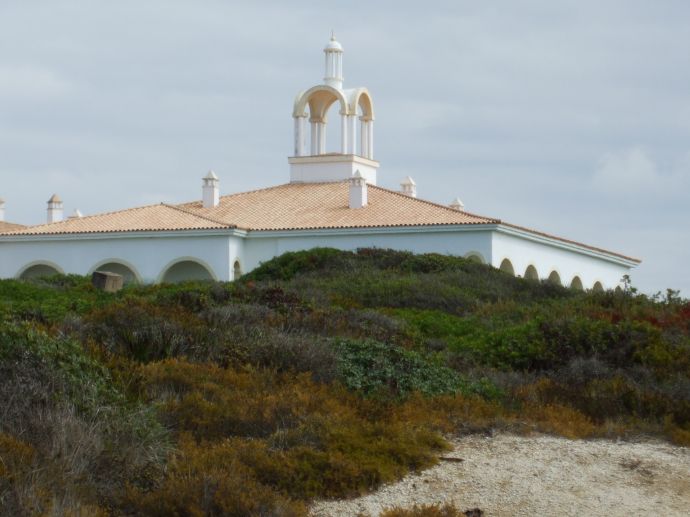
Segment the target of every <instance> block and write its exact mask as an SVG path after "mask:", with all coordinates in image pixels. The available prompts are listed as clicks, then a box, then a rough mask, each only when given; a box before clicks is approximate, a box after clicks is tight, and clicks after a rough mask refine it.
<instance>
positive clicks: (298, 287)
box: [0, 249, 690, 516]
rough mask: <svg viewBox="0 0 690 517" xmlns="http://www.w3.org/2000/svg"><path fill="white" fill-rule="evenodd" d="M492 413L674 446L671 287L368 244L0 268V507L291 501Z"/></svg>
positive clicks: (679, 428)
mask: <svg viewBox="0 0 690 517" xmlns="http://www.w3.org/2000/svg"><path fill="white" fill-rule="evenodd" d="M492 429H507V430H510V431H513V432H530V431H534V430H537V431H542V432H552V433H558V434H561V435H564V436H568V437H573V438H587V437H635V436H639V435H643V434H644V435H654V436H659V437H663V438H665V439H668V440H670V441H672V442H674V443H679V444H685V445H690V302H688V301H686V300H682V299H680V298H679V297H678V296H677V293H675V292H673V291H668V292H667V293H666V295H664V296H661V295H658V296H654V297H649V296H644V295H638V294H636V293H635V292H634V290H633V289H631V288H629V286H628V288H627V289H626V290H625V291H623V292H620V293H615V292H607V293H582V292H577V291H572V290H570V289H565V288H561V287H558V286H554V285H550V284H546V283H538V282H530V281H527V280H523V279H516V278H512V277H510V276H508V275H506V274H504V273H502V272H500V271H498V270H495V269H493V268H491V267H488V266H484V265H481V264H476V263H473V262H470V261H466V260H463V259H461V258H455V257H447V256H441V255H433V254H431V255H412V254H409V253H402V252H394V251H390V250H378V249H363V250H359V251H358V252H356V253H350V252H341V251H336V250H331V249H315V250H311V251H307V252H299V253H288V254H286V255H283V256H281V257H278V258H276V259H274V260H272V261H270V262H268V263H266V264H263V265H262V266H261V267H259V268H258V269H257V270H255V271H253V272H252V273H250V274H249V275H246V276H245V277H243V278H242V279H241V280H239V281H237V282H233V283H189V284H182V285H164V286H142V287H137V286H131V287H127V288H125V289H124V290H123V291H121V292H119V293H116V294H108V293H103V292H100V291H97V290H95V289H94V288H93V287H92V286H91V285H90V283H89V279H87V278H83V277H75V276H57V277H52V278H46V279H40V280H34V281H29V282H24V281H14V280H5V281H0V508H1V509H2V510H0V513H2V514H4V515H32V514H43V513H53V514H65V515H69V514H72V515H78V514H89V515H111V514H113V515H122V514H145V515H281V516H290V515H304V514H305V512H306V505H307V504H308V502H309V501H310V500H311V499H313V498H316V497H344V496H351V495H355V494H359V493H363V492H366V491H370V490H372V489H375V488H376V487H377V486H379V485H380V484H381V483H384V482H387V481H392V480H394V479H398V478H400V477H401V476H403V475H404V474H405V473H406V472H408V471H409V470H414V469H423V468H425V467H428V466H430V465H432V464H433V463H434V462H435V457H436V455H437V453H438V452H439V451H442V450H444V448H445V447H446V443H445V441H444V440H443V438H442V437H443V436H444V434H451V433H467V432H486V431H489V430H492ZM440 511H441V510H440V509H439V512H440ZM441 514H442V513H439V515H441Z"/></svg>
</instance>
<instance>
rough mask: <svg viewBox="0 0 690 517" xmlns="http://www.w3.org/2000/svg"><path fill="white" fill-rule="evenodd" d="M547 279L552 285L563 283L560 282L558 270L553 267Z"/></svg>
mask: <svg viewBox="0 0 690 517" xmlns="http://www.w3.org/2000/svg"><path fill="white" fill-rule="evenodd" d="M547 281H548V282H549V283H550V284H553V285H563V284H562V283H561V275H559V274H558V271H556V270H555V269H554V270H553V271H551V273H549V278H548V279H547Z"/></svg>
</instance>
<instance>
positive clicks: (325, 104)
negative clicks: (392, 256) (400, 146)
mask: <svg viewBox="0 0 690 517" xmlns="http://www.w3.org/2000/svg"><path fill="white" fill-rule="evenodd" d="M324 53H325V62H326V73H325V77H324V82H323V84H319V85H316V86H314V87H312V88H309V89H308V90H305V91H303V92H301V93H299V94H298V95H297V98H296V99H295V104H294V109H293V118H294V155H293V156H292V157H290V158H288V162H289V165H290V181H289V183H286V184H283V185H278V186H274V187H268V188H265V189H261V190H255V191H251V192H243V193H239V194H232V195H227V196H220V191H219V179H218V177H217V176H216V175H215V173H213V172H209V174H208V175H206V176H205V177H204V178H203V185H202V199H201V201H196V202H191V203H185V204H180V205H169V204H165V203H161V204H159V205H152V206H145V207H138V208H131V209H127V210H122V211H119V212H112V213H104V214H98V215H92V216H86V217H84V216H82V215H81V214H80V213H79V212H78V211H77V212H75V214H74V215H73V216H71V217H69V218H67V219H63V204H62V201H61V200H60V199H59V198H58V197H57V196H53V197H51V198H50V200H49V201H48V213H47V224H43V225H38V226H31V227H21V226H17V225H10V224H9V223H4V222H2V221H3V220H4V204H3V203H1V202H0V277H4V278H22V277H30V276H37V275H44V274H47V273H55V272H58V273H76V274H81V275H84V274H90V273H92V272H93V271H95V270H107V271H112V272H115V273H120V274H123V275H125V277H126V279H127V280H129V281H136V282H144V283H152V282H173V281H180V280H185V279H216V280H232V279H233V278H236V277H237V276H238V275H240V274H242V273H243V272H247V271H250V270H251V269H253V268H255V267H256V266H258V265H259V264H260V263H261V262H263V261H266V260H269V259H270V258H272V257H274V256H276V255H280V254H281V253H284V252H286V251H296V250H304V249H309V248H313V247H317V246H319V247H324V246H325V247H334V248H340V249H345V250H353V249H356V248H361V247H379V248H393V249H399V250H409V251H413V252H415V253H425V252H436V253H444V254H452V255H460V256H464V257H470V258H472V259H474V260H478V261H481V262H485V263H487V264H491V265H493V266H494V267H497V268H500V269H502V270H503V271H506V272H508V273H510V274H513V275H517V276H522V277H525V278H528V279H533V280H537V279H548V280H550V281H552V282H557V283H560V284H562V285H565V286H572V287H574V288H578V289H583V288H585V289H606V288H615V287H616V286H618V284H619V281H620V279H621V277H622V276H623V275H624V274H626V273H628V272H629V270H630V269H631V268H633V267H635V266H636V265H637V264H639V262H640V261H639V260H637V259H634V258H630V257H626V256H624V255H621V254H618V253H614V252H611V251H606V250H603V249H599V248H595V247H592V246H588V245H585V244H581V243H577V242H573V241H570V240H567V239H562V238H560V237H555V236H552V235H547V234H544V233H541V232H538V231H534V230H530V229H527V228H522V227H519V226H515V225H512V224H509V223H506V222H503V221H500V220H498V219H493V218H490V217H482V216H478V215H475V214H471V213H468V212H465V211H464V206H463V204H462V202H461V201H460V200H459V199H457V198H456V199H455V200H454V201H453V202H452V203H451V204H450V205H449V206H444V205H439V204H436V203H432V202H430V201H425V200H422V199H419V198H417V197H416V184H415V182H414V180H412V178H410V177H407V178H405V179H404V180H403V181H402V183H401V190H400V191H399V192H396V191H392V190H388V189H385V188H381V187H378V186H377V185H376V183H377V173H378V168H379V163H378V162H377V161H375V160H374V104H373V101H372V98H371V95H370V94H369V92H368V91H367V89H366V88H351V89H344V88H343V74H342V66H343V60H342V57H343V50H342V47H341V46H340V44H339V43H338V42H337V41H335V39H334V38H331V41H330V42H329V43H328V45H327V46H326V48H325V49H324ZM334 103H337V106H338V107H339V114H340V120H339V121H330V122H331V128H332V127H333V126H335V130H337V131H339V134H340V152H339V153H326V152H325V142H326V130H327V128H328V127H329V126H328V124H327V123H328V122H329V121H328V120H327V119H326V116H327V113H328V111H329V108H330V107H331V106H332V105H333V104H334Z"/></svg>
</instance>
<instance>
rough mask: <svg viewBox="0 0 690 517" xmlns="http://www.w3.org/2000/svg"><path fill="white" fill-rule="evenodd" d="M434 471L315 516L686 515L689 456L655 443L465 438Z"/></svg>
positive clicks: (317, 509)
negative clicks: (449, 511) (432, 508)
mask: <svg viewBox="0 0 690 517" xmlns="http://www.w3.org/2000/svg"><path fill="white" fill-rule="evenodd" d="M451 443H452V445H453V446H454V449H453V451H452V452H449V453H445V454H443V455H442V456H443V457H452V458H462V460H463V461H461V462H458V461H447V460H441V461H440V462H439V464H438V465H437V466H435V467H432V468H430V469H428V470H425V471H423V472H420V473H415V474H411V475H409V476H407V477H405V478H404V479H402V480H401V481H399V482H397V483H394V484H390V485H386V486H384V487H382V488H381V489H380V490H378V491H376V492H374V493H372V494H369V495H367V496H364V497H359V498H356V499H350V500H338V501H319V502H317V503H315V504H314V505H312V508H311V515H312V516H313V517H326V516H339V517H340V516H343V517H347V516H356V515H358V514H361V513H365V514H369V515H371V516H372V517H373V516H378V514H379V513H380V511H381V510H382V509H384V508H387V507H391V506H396V505H397V506H402V507H412V506H413V505H414V504H431V503H444V502H452V503H454V504H455V505H456V506H457V507H458V508H459V509H461V510H466V509H470V508H475V507H478V508H480V509H481V510H483V511H484V515H485V516H516V515H558V516H561V515H579V516H580V515H607V516H619V515H620V516H634V515H664V516H674V515H679V516H681V515H682V516H690V449H689V448H687V447H675V446H673V445H670V444H668V443H665V442H660V441H638V442H624V441H610V440H568V439H565V438H557V437H553V436H543V435H536V436H514V435H508V434H499V435H496V436H493V437H487V436H467V437H463V438H460V439H457V440H453V441H452V442H451Z"/></svg>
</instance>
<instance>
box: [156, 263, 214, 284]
mask: <svg viewBox="0 0 690 517" xmlns="http://www.w3.org/2000/svg"><path fill="white" fill-rule="evenodd" d="M195 280H197V281H198V280H202V281H203V280H211V281H213V280H215V278H214V276H213V273H211V271H210V270H209V269H208V268H207V267H206V266H204V265H203V264H201V263H199V262H196V261H194V260H181V261H179V262H176V263H175V264H173V265H171V266H170V267H169V268H168V269H167V270H166V271H165V273H164V274H163V276H162V278H161V282H162V283H164V284H178V283H180V282H189V281H195Z"/></svg>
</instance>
